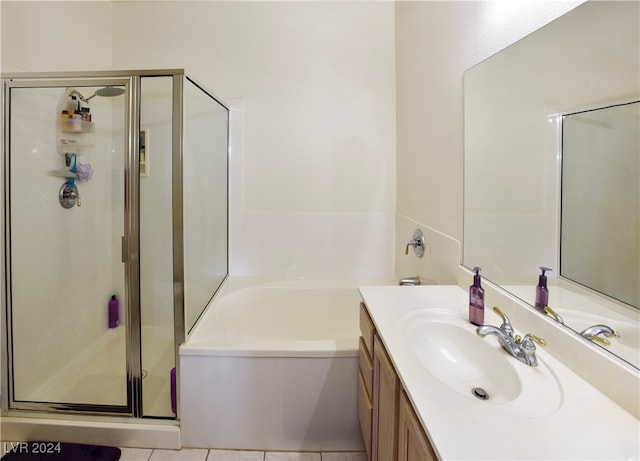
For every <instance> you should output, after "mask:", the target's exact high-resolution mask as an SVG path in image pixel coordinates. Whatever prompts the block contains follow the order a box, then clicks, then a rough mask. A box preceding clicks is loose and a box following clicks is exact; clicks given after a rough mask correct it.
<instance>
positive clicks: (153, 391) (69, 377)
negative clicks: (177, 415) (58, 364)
mask: <svg viewBox="0 0 640 461" xmlns="http://www.w3.org/2000/svg"><path fill="white" fill-rule="evenodd" d="M142 338H143V340H142V343H143V350H142V368H143V380H142V402H143V415H144V416H157V417H172V416H173V413H172V412H171V394H170V392H171V387H170V386H171V385H170V379H169V373H170V370H171V368H173V367H174V356H173V336H172V332H167V331H164V330H161V329H158V328H153V327H143V329H142ZM125 347H126V344H125V329H124V328H122V327H121V328H118V329H116V330H110V331H107V332H106V333H105V335H104V337H102V338H100V339H98V340H97V341H96V345H95V346H94V347H93V348H90V349H89V350H88V351H87V352H86V353H84V354H81V355H80V356H79V357H77V358H76V359H75V360H74V361H73V362H72V363H70V364H69V365H68V366H67V367H65V368H64V369H63V370H61V371H60V372H59V373H57V375H56V376H54V377H52V378H51V379H50V380H49V381H48V382H47V383H46V384H45V385H44V386H42V387H40V388H39V390H38V392H37V395H38V398H37V399H34V400H37V401H45V402H56V403H58V402H60V403H74V404H93V405H95V404H98V405H126V403H127V379H126V361H125V359H126V352H125Z"/></svg>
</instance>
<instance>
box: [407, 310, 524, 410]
mask: <svg viewBox="0 0 640 461" xmlns="http://www.w3.org/2000/svg"><path fill="white" fill-rule="evenodd" d="M408 339H409V341H410V347H411V348H412V349H413V352H414V353H415V354H416V356H417V357H418V360H419V361H420V363H421V364H422V365H423V366H424V367H425V368H426V369H427V371H428V372H429V373H431V374H432V375H434V376H435V377H436V378H437V379H438V380H439V381H441V382H442V383H443V384H445V385H447V386H449V387H451V388H452V389H453V390H456V391H458V392H460V393H461V394H463V395H465V396H468V397H473V396H474V395H473V392H472V390H473V389H476V388H479V389H483V390H484V391H485V392H486V393H487V394H488V397H489V399H488V400H491V401H493V402H494V403H501V402H508V401H511V400H513V399H515V398H516V397H518V395H520V392H521V391H522V383H521V382H520V379H519V378H518V374H517V373H516V372H515V370H514V369H513V366H512V365H511V364H510V363H509V362H508V361H507V360H509V359H510V358H509V357H507V355H506V354H498V353H496V352H497V351H496V350H495V347H492V345H491V344H490V343H489V342H486V341H482V340H480V341H479V339H480V338H478V337H474V335H472V334H470V333H469V331H468V330H465V329H463V328H461V327H460V326H458V325H456V324H453V323H449V322H444V321H439V320H433V321H427V322H421V323H419V324H417V325H413V326H412V327H411V329H410V333H409V336H408ZM477 392H479V391H476V393H477Z"/></svg>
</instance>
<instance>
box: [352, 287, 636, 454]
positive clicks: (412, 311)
mask: <svg viewBox="0 0 640 461" xmlns="http://www.w3.org/2000/svg"><path fill="white" fill-rule="evenodd" d="M360 293H361V295H362V298H363V300H364V302H365V304H366V305H367V308H368V309H369V312H370V314H371V316H372V319H373V322H374V324H375V327H376V330H377V332H378V335H379V336H380V337H381V339H382V342H383V343H384V345H385V347H386V349H387V352H388V353H389V356H390V358H391V361H392V362H393V364H394V366H395V368H396V371H397V372H398V375H399V378H400V381H401V382H402V385H403V388H404V389H405V391H406V393H407V395H408V396H409V398H410V400H411V401H412V403H413V406H414V408H415V410H416V413H417V415H418V418H419V419H420V420H421V422H422V424H423V426H424V427H425V430H426V432H427V434H428V435H429V438H430V439H431V442H432V444H433V446H434V449H435V450H436V452H437V453H438V455H439V457H440V458H441V459H442V460H458V459H473V460H480V459H483V460H498V459H509V460H525V459H531V460H560V459H562V460H566V459H581V460H584V459H598V460H617V459H624V460H629V459H635V460H637V459H640V421H639V420H638V419H636V418H635V417H633V416H632V415H631V414H629V413H628V412H626V411H625V410H624V409H622V408H621V407H620V406H618V405H617V404H615V403H614V402H613V401H611V400H610V399H608V398H607V397H606V396H604V395H603V394H602V393H601V392H599V391H598V390H597V389H595V388H594V387H593V386H592V385H590V384H589V383H588V382H586V381H585V380H583V379H582V378H580V377H579V376H578V375H576V374H575V373H574V372H572V371H571V370H570V369H569V368H567V367H566V366H565V365H564V364H562V363H561V362H559V361H558V360H556V359H555V358H554V357H553V356H551V355H550V354H548V353H547V352H546V351H545V350H544V349H543V348H540V347H538V352H537V356H538V360H539V362H540V364H539V367H537V368H538V369H537V370H536V369H533V368H532V367H528V366H527V365H525V364H523V363H520V362H518V361H517V360H516V359H515V358H513V357H511V356H509V355H508V354H507V353H506V352H504V351H503V350H502V349H501V347H500V346H499V344H498V341H497V338H496V337H494V336H487V337H486V338H484V339H482V338H480V337H477V338H478V341H487V342H489V343H491V344H492V345H494V346H495V348H496V350H497V351H496V352H497V353H504V354H506V355H507V358H508V359H509V360H512V361H513V362H512V363H513V366H514V367H517V366H520V367H527V369H524V370H523V369H520V371H521V372H524V373H525V376H526V374H527V373H530V374H536V375H537V376H543V377H546V376H555V378H556V380H557V382H558V383H559V391H558V395H552V396H547V397H546V398H545V401H541V402H525V403H526V404H527V405H529V404H530V403H532V404H533V405H531V410H527V409H526V408H529V407H528V406H525V407H521V408H520V409H518V403H517V400H518V399H516V401H514V402H508V403H493V402H491V400H489V401H480V400H477V399H474V398H473V397H467V396H463V395H462V394H460V393H458V392H457V391H454V390H452V389H451V388H450V387H449V386H447V385H445V384H443V383H442V382H440V381H439V380H438V379H437V378H435V377H434V376H433V375H432V374H430V373H429V372H427V371H426V370H425V368H424V367H423V366H422V364H421V363H420V362H419V360H418V359H417V358H416V356H415V354H414V353H413V352H412V350H411V346H410V345H409V340H408V337H407V335H406V334H404V333H405V330H404V328H405V326H406V325H407V321H408V319H417V318H418V317H419V316H420V315H421V312H423V311H427V310H429V309H448V310H451V311H453V312H455V316H457V317H458V318H460V319H463V320H464V319H467V317H468V302H469V301H468V294H467V292H466V290H463V289H462V288H460V287H458V286H415V287H414V286H403V287H400V286H384V287H383V286H374V287H361V288H360ZM506 314H507V315H508V314H509V313H508V312H506ZM485 323H489V324H492V325H496V326H499V325H500V323H501V321H500V318H499V317H498V316H496V315H495V314H494V313H492V312H491V311H490V310H485ZM461 324H464V325H466V327H468V328H469V331H471V332H472V333H473V334H475V332H474V330H475V326H474V325H472V324H470V323H468V322H466V321H464V322H461ZM402 325H405V326H402ZM513 326H514V328H515V329H516V333H519V334H521V335H524V334H526V333H534V334H535V333H536V332H535V331H527V328H526V325H513ZM466 327H465V328H466ZM544 339H545V340H546V341H547V342H548V343H549V342H550V341H553V338H544ZM536 379H537V378H536ZM550 379H553V378H550ZM527 395H529V394H527ZM534 395H535V392H534ZM533 399H534V400H535V397H533ZM522 408H525V411H522Z"/></svg>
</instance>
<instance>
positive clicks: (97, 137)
mask: <svg viewBox="0 0 640 461" xmlns="http://www.w3.org/2000/svg"><path fill="white" fill-rule="evenodd" d="M127 82H128V80H126V79H119V80H117V81H116V80H89V81H66V82H64V86H61V85H62V83H60V81H38V82H33V81H32V82H26V83H25V82H22V83H18V82H14V83H9V84H8V85H7V90H6V93H5V95H6V97H7V99H8V102H9V104H8V107H9V109H8V110H7V113H5V117H6V119H7V120H9V121H10V126H9V129H8V131H5V132H6V133H8V136H7V139H6V140H5V146H6V153H5V155H6V156H7V157H6V163H5V165H6V174H5V190H6V199H5V207H6V214H5V218H6V234H7V235H6V238H7V242H8V244H7V247H6V261H7V266H8V271H7V272H8V273H9V274H10V277H9V278H8V280H7V282H6V284H7V285H6V286H7V307H8V309H7V310H8V313H9V315H8V321H9V325H8V326H9V328H8V331H9V335H10V337H9V343H10V344H11V347H10V350H9V352H10V356H9V360H10V367H11V368H10V370H11V373H10V383H9V391H10V401H11V407H12V408H21V409H25V408H26V409H29V408H33V409H40V408H42V407H46V408H48V409H50V408H54V409H55V408H58V409H70V410H82V411H86V410H92V409H95V410H96V411H104V410H106V411H111V412H114V413H130V412H131V406H132V403H131V390H130V388H129V386H128V363H127V332H126V323H127V305H128V301H129V300H128V299H127V284H126V283H125V278H126V271H127V268H126V264H125V263H123V236H124V235H126V232H125V229H126V225H127V222H126V211H127V210H126V206H125V204H126V197H125V194H126V186H127V185H126V183H125V181H126V174H125V171H126V166H127V162H126V155H127V147H126V146H127V144H126V143H127V140H126V138H127V136H128V128H127V122H128V116H127V110H128V106H127V99H126V97H125V96H126V94H125V96H123V93H125V90H126V89H128V86H127V85H128V83H127ZM127 94H128V93H127Z"/></svg>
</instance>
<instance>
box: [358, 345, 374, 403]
mask: <svg viewBox="0 0 640 461" xmlns="http://www.w3.org/2000/svg"><path fill="white" fill-rule="evenodd" d="M358 366H359V367H360V375H361V376H362V379H363V380H364V384H365V387H366V389H367V392H368V393H369V397H371V396H373V359H372V358H371V356H370V355H369V351H367V346H366V345H365V343H364V339H363V338H362V337H360V346H359V350H358Z"/></svg>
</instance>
